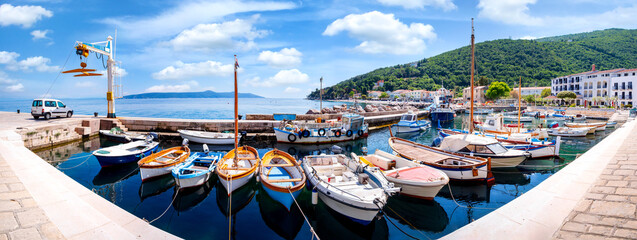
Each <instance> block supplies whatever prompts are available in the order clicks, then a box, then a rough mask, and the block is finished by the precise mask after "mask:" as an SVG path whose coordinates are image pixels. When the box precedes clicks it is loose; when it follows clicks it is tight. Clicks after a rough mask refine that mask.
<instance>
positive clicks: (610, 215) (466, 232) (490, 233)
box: [443, 112, 637, 239]
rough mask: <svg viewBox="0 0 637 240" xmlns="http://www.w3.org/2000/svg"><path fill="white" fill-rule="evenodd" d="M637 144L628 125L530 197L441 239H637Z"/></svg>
mask: <svg viewBox="0 0 637 240" xmlns="http://www.w3.org/2000/svg"><path fill="white" fill-rule="evenodd" d="M627 114H628V113H627V112H622V113H621V114H619V113H618V114H616V115H622V116H614V117H613V118H615V119H626V117H627ZM624 115H626V116H624ZM635 138H637V121H629V122H627V123H626V124H624V125H622V126H621V127H619V128H618V129H617V130H615V132H613V133H612V134H610V135H609V136H608V137H606V138H605V139H604V140H603V141H601V142H600V143H598V144H597V145H595V146H594V147H593V148H591V149H590V150H589V151H587V152H586V153H584V154H583V155H581V156H580V157H579V158H577V159H576V160H574V161H573V162H572V163H571V164H569V165H568V166H566V167H564V168H563V169H562V170H560V171H559V172H557V173H555V174H554V175H553V176H551V177H549V178H548V179H546V180H544V181H543V182H542V183H540V184H539V185H537V186H536V187H534V188H533V189H531V190H530V191H528V192H526V193H524V194H523V195H522V196H520V197H518V198H516V199H514V200H513V201H511V202H509V203H508V204H506V205H504V206H502V207H500V208H498V209H496V210H494V211H493V212H491V213H489V214H487V215H485V216H483V217H482V218H480V219H478V220H476V221H474V222H472V223H470V224H468V225H466V226H464V227H462V228H460V229H458V230H456V231H454V232H452V233H450V234H448V235H446V236H445V237H443V239H550V238H557V239H591V238H592V239H608V238H611V237H612V238H619V239H627V238H632V239H635V238H637V215H636V209H637V191H636V190H634V187H637V172H636V169H637V148H636V147H637V142H635V141H634V139H635ZM633 182H634V183H633Z"/></svg>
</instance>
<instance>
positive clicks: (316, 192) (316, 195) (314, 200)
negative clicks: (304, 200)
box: [312, 189, 318, 205]
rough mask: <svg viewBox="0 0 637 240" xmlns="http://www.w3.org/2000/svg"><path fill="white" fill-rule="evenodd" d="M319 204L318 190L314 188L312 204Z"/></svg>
mask: <svg viewBox="0 0 637 240" xmlns="http://www.w3.org/2000/svg"><path fill="white" fill-rule="evenodd" d="M316 204H318V191H316V189H312V205H316Z"/></svg>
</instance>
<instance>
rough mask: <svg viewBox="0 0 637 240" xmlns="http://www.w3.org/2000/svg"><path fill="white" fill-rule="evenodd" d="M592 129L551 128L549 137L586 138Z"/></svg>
mask: <svg viewBox="0 0 637 240" xmlns="http://www.w3.org/2000/svg"><path fill="white" fill-rule="evenodd" d="M590 129H591V128H569V127H558V128H551V129H550V130H549V135H551V136H562V137H585V136H586V134H588V131H589V130H590Z"/></svg>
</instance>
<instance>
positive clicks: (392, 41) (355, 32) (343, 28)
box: [323, 11, 436, 55]
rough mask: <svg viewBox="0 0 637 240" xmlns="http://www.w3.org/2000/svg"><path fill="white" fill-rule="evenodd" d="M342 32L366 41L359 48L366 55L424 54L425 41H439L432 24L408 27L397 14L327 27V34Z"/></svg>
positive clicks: (348, 19)
mask: <svg viewBox="0 0 637 240" xmlns="http://www.w3.org/2000/svg"><path fill="white" fill-rule="evenodd" d="M340 32H348V33H349V36H350V37H353V38H356V39H359V40H361V41H363V42H361V44H359V45H358V46H356V48H355V49H356V50H358V51H361V52H364V53H391V54H396V55H403V54H420V53H422V52H424V50H425V48H426V46H425V42H424V41H423V39H435V38H436V34H435V33H434V28H433V27H432V26H431V25H429V24H427V25H424V24H422V23H412V24H410V25H409V26H407V25H405V24H403V23H402V22H400V20H398V19H396V18H394V14H383V13H381V12H378V11H373V12H368V13H364V14H350V15H347V16H346V17H345V18H341V19H337V20H336V21H334V22H332V23H331V24H330V25H329V26H327V28H326V29H325V31H324V32H323V35H326V36H334V35H336V34H338V33H340Z"/></svg>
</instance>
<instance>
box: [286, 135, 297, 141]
mask: <svg viewBox="0 0 637 240" xmlns="http://www.w3.org/2000/svg"><path fill="white" fill-rule="evenodd" d="M288 141H290V142H295V141H296V135H294V134H292V133H290V134H289V135H288Z"/></svg>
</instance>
